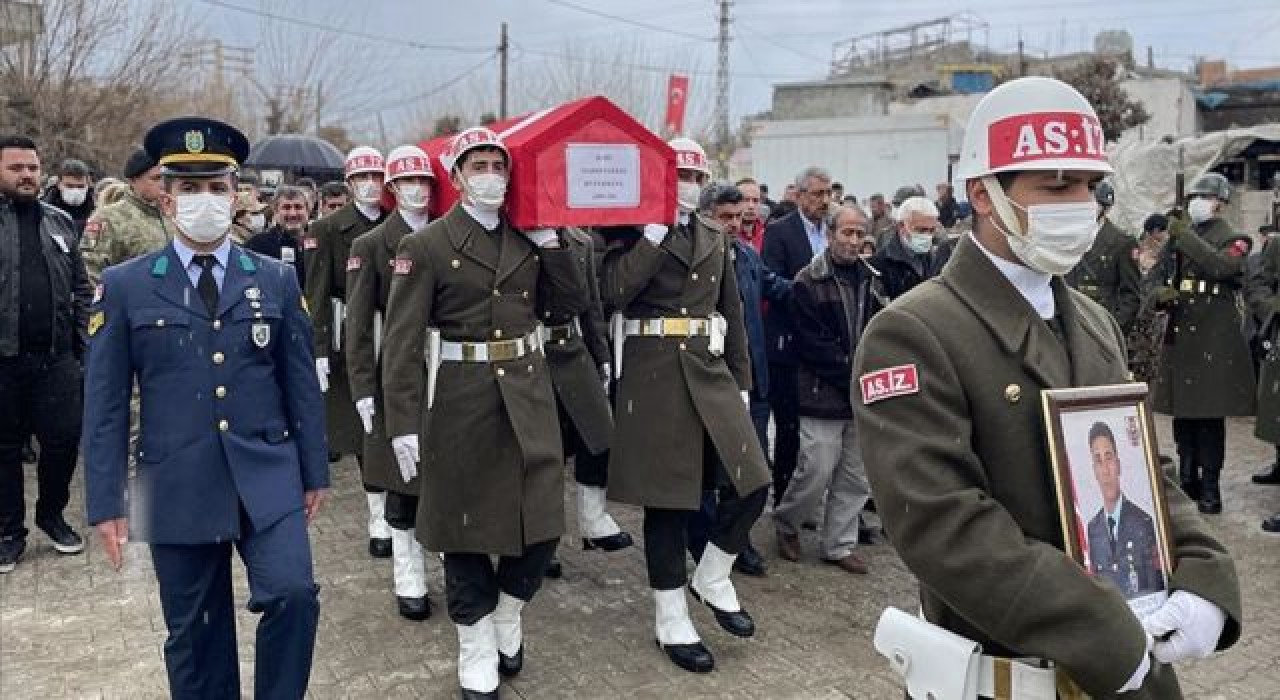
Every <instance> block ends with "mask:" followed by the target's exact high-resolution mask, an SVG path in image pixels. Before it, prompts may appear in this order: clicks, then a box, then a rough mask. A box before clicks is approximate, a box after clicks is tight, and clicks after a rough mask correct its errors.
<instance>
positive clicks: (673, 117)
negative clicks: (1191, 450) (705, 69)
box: [664, 73, 689, 138]
mask: <svg viewBox="0 0 1280 700" xmlns="http://www.w3.org/2000/svg"><path fill="white" fill-rule="evenodd" d="M688 100H689V76H687V75H680V74H679V73H672V74H671V76H670V77H669V78H667V118H666V121H665V122H664V124H665V130H666V135H667V137H668V138H671V137H674V136H676V135H677V134H679V133H680V132H682V131H684V106H685V103H686V102H688Z"/></svg>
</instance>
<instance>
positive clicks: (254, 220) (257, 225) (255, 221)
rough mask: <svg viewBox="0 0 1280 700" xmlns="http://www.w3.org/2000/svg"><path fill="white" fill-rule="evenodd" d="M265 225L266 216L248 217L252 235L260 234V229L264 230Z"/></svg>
mask: <svg viewBox="0 0 1280 700" xmlns="http://www.w3.org/2000/svg"><path fill="white" fill-rule="evenodd" d="M266 225H267V216H266V214H250V215H249V230H250V231H253V232H254V233H261V232H262V229H263V228H265V227H266Z"/></svg>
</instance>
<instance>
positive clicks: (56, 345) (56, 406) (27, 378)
mask: <svg viewBox="0 0 1280 700" xmlns="http://www.w3.org/2000/svg"><path fill="white" fill-rule="evenodd" d="M39 193H40V154H39V153H38V152H37V151H36V145H35V143H34V142H33V141H32V140H31V139H28V138H26V137H24V136H5V137H2V138H0V319H3V320H2V321H0V574H4V573H9V572H10V571H13V569H14V567H15V566H16V565H17V563H18V559H20V558H21V557H22V553H23V551H25V550H26V546H27V529H26V527H25V525H24V520H25V518H26V503H25V500H24V497H23V473H22V448H23V446H24V445H26V443H27V440H28V438H30V437H31V435H32V434H33V433H34V434H35V436H36V439H38V440H39V441H40V461H39V464H38V466H37V467H36V470H37V474H38V481H37V483H38V485H39V495H38V496H37V500H36V517H35V523H36V527H38V528H40V529H41V530H44V531H45V533H46V534H47V535H49V538H50V539H52V540H53V547H54V549H56V550H57V551H58V552H60V553H62V554H76V553H78V552H80V551H81V550H83V549H84V541H83V540H82V539H81V538H80V535H78V534H76V532H75V530H73V529H71V526H70V525H68V524H67V521H66V520H65V519H63V515H62V511H63V510H64V509H65V508H66V507H67V501H68V500H69V499H70V496H71V494H70V484H71V475H72V474H73V473H74V472H75V468H76V454H77V446H78V443H79V441H80V403H81V392H80V380H81V377H80V360H81V358H82V357H83V355H84V347H85V339H86V335H85V333H86V324H87V321H88V306H89V301H90V297H91V296H92V293H91V291H90V287H89V280H88V276H87V273H86V272H85V267H84V261H83V260H82V259H81V257H80V245H79V240H78V239H77V233H76V230H75V228H74V226H73V225H72V222H71V219H70V217H68V216H67V215H66V214H65V213H63V212H62V211H60V210H58V209H55V208H54V207H52V206H50V205H48V204H44V203H42V202H40V201H39V200H38V199H37V197H38V196H39Z"/></svg>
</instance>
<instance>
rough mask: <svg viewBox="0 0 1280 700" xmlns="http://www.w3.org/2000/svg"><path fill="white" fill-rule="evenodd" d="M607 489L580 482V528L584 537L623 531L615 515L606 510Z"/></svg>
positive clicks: (606, 535)
mask: <svg viewBox="0 0 1280 700" xmlns="http://www.w3.org/2000/svg"><path fill="white" fill-rule="evenodd" d="M605 500H606V499H605V490H604V489H603V488H600V487H599V486H587V485H586V484H578V530H579V531H580V532H581V533H582V536H583V537H587V538H590V539H597V538H600V537H610V536H612V535H616V534H618V533H619V532H622V528H620V527H618V523H617V522H615V521H614V519H613V517H612V516H610V515H609V514H608V513H606V512H605V511H604V507H605Z"/></svg>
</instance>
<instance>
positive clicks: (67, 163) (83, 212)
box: [44, 158, 93, 238]
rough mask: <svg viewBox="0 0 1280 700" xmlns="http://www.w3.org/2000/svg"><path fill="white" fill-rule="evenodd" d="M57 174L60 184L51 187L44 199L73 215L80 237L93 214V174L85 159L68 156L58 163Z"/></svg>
mask: <svg viewBox="0 0 1280 700" xmlns="http://www.w3.org/2000/svg"><path fill="white" fill-rule="evenodd" d="M57 175H58V184H57V185H56V186H54V187H51V188H49V192H48V193H47V194H46V195H45V200H44V201H45V203H46V204H51V205H53V206H55V207H57V208H59V209H61V210H62V211H63V212H65V213H66V215H67V216H69V217H71V221H72V223H74V224H75V227H76V237H77V238H79V236H80V234H81V233H83V232H84V225H85V222H87V221H88V220H89V216H90V215H91V214H93V196H92V194H91V192H92V190H93V177H92V174H91V173H90V172H89V166H88V165H86V164H85V162H84V161H82V160H76V159H75V158H68V159H66V160H64V161H62V163H61V164H59V165H58V172H57Z"/></svg>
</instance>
